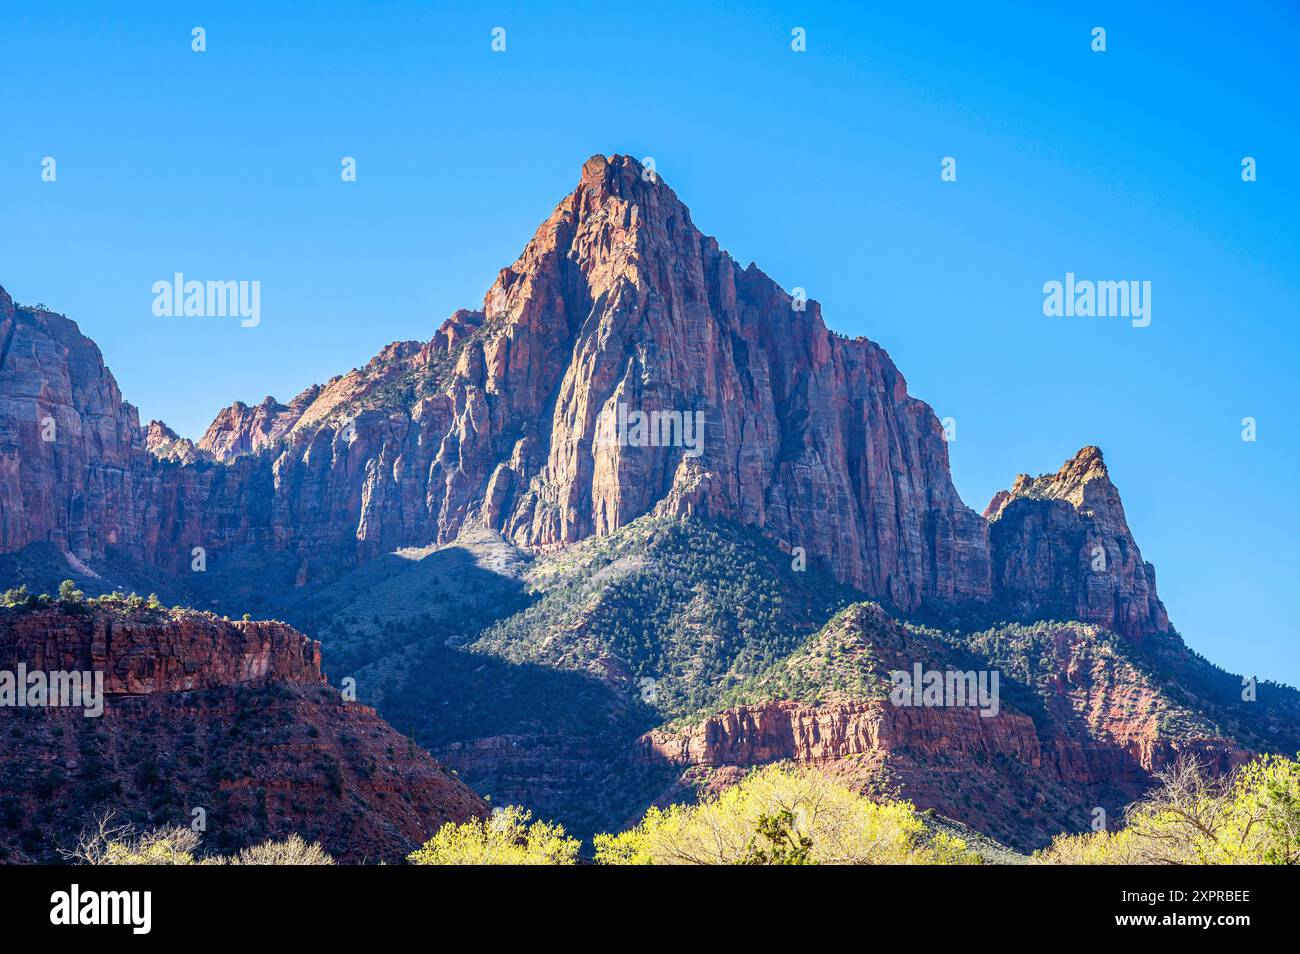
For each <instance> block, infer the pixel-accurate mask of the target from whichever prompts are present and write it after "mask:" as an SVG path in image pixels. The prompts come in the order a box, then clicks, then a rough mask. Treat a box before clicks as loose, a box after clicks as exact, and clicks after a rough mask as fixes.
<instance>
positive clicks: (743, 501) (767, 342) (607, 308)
mask: <svg viewBox="0 0 1300 954" xmlns="http://www.w3.org/2000/svg"><path fill="white" fill-rule="evenodd" d="M799 304H800V303H796V302H793V301H792V299H791V297H790V296H789V295H788V294H787V293H786V292H785V291H784V290H782V289H781V288H780V287H779V286H777V285H776V283H775V282H773V281H772V280H771V279H769V278H768V277H767V276H766V275H764V274H763V273H762V272H761V271H760V270H759V269H758V268H757V267H755V266H754V265H752V264H751V265H749V266H748V267H745V268H742V267H741V266H740V265H739V264H738V263H736V262H734V261H733V260H732V259H731V258H730V256H729V255H728V254H727V253H726V252H725V251H724V250H722V249H721V248H720V247H719V245H718V243H717V242H716V241H715V240H714V239H712V238H709V237H707V236H704V235H702V234H701V233H700V232H699V230H698V229H696V227H695V226H694V224H693V223H692V221H691V217H690V212H689V211H688V210H687V209H686V207H685V206H684V205H683V204H682V203H681V202H680V201H679V200H678V198H677V196H676V195H675V194H674V193H673V191H672V190H671V189H670V188H668V186H667V185H665V184H664V183H663V182H662V181H661V180H660V179H658V177H657V176H656V175H654V174H653V173H651V172H648V171H647V170H645V169H643V168H642V167H641V166H640V165H639V164H638V163H637V162H636V161H635V160H632V159H629V158H627V157H623V156H613V157H609V158H606V157H603V156H594V157H592V159H590V160H589V161H588V162H587V163H586V165H585V166H584V167H583V170H582V175H581V181H580V182H579V184H578V187H577V188H576V189H575V190H574V192H573V193H571V194H570V195H569V196H567V197H566V198H565V199H564V200H563V201H561V202H560V204H559V205H558V206H557V207H556V208H555V210H554V212H552V214H551V215H550V217H549V218H548V219H547V220H546V221H545V222H544V223H542V225H541V227H540V228H539V229H538V230H537V233H536V234H535V235H534V237H533V238H532V240H531V241H530V242H529V243H528V245H527V247H526V248H525V249H524V251H523V254H522V255H521V256H520V257H519V259H518V260H517V261H516V262H515V263H514V264H513V265H511V266H510V267H509V268H506V269H503V270H502V271H501V272H500V274H499V275H498V276H497V279H496V281H495V282H494V283H493V285H492V287H491V289H490V290H489V291H488V293H487V295H486V297H485V300H484V304H483V308H482V310H480V311H460V312H457V313H456V314H455V315H453V316H452V317H451V318H450V319H448V321H447V322H445V323H444V324H443V325H442V327H441V328H440V329H439V330H438V331H437V333H436V334H434V336H433V337H432V339H431V340H430V341H428V342H427V343H420V342H397V343H395V344H392V345H389V346H388V347H386V348H385V349H384V350H383V351H382V352H381V353H380V354H379V355H377V356H376V357H375V358H374V359H373V360H372V361H370V362H369V363H368V364H367V365H366V366H365V367H364V368H360V369H356V370H354V371H351V372H349V373H348V374H346V375H342V376H340V377H337V378H334V379H333V380H331V381H329V382H327V383H326V384H324V385H323V386H318V387H313V388H310V389H308V390H307V391H305V392H303V394H301V395H299V396H298V397H297V398H295V399H294V400H293V401H291V402H290V403H289V404H288V405H284V404H280V403H279V402H277V401H275V400H274V399H273V398H267V399H266V400H265V401H263V402H262V403H261V404H260V405H258V406H256V407H248V406H246V405H243V404H239V403H236V404H234V405H232V406H231V407H230V408H227V409H226V410H225V411H223V412H222V413H221V414H220V415H218V417H217V419H216V420H215V421H214V422H213V424H212V426H211V427H209V429H208V431H207V433H206V434H205V435H204V436H203V438H202V440H201V441H199V443H198V444H197V445H189V443H188V442H181V441H179V439H176V438H175V437H174V435H171V434H170V432H167V431H165V430H164V429H162V427H161V425H160V426H158V427H151V428H150V430H149V431H147V432H142V431H141V428H140V426H139V422H138V418H137V414H136V412H135V409H134V408H132V407H131V406H130V405H128V404H125V403H123V402H122V400H121V396H120V394H119V393H118V390H117V385H116V383H115V382H114V381H113V378H112V375H111V374H109V372H108V371H107V369H106V368H105V367H104V365H103V362H102V360H101V357H100V354H99V351H98V349H97V348H96V347H95V346H94V344H93V343H91V342H90V341H89V340H88V339H86V338H84V337H82V336H81V335H80V333H79V332H78V330H77V327H76V325H75V324H73V323H72V322H70V321H68V320H67V319H66V318H63V317H61V316H58V315H54V314H51V313H50V312H47V311H39V310H33V309H22V308H15V307H14V306H13V304H12V302H10V301H9V299H8V296H4V298H3V299H0V369H2V370H3V374H0V551H5V552H8V551H13V550H17V549H21V548H22V547H23V546H25V545H26V544H29V543H33V542H38V541H49V542H52V543H55V544H56V545H58V546H59V547H61V548H62V549H64V550H65V551H68V552H71V553H73V554H74V555H75V556H76V557H78V558H80V559H82V560H91V559H93V558H95V557H97V556H99V555H102V554H103V553H104V552H105V550H106V548H109V547H117V548H119V549H121V550H122V551H123V552H124V553H125V554H126V555H128V556H129V557H130V558H132V559H134V560H138V561H142V562H144V563H146V564H152V565H156V566H159V567H162V568H164V569H166V570H168V571H170V572H172V573H176V574H183V573H185V572H186V571H187V570H188V569H189V564H190V559H191V550H192V548H193V547H195V546H202V547H204V548H205V549H206V550H207V552H208V554H209V558H210V559H212V560H217V561H218V563H219V559H220V555H221V554H223V553H227V554H242V555H243V556H244V557H250V556H251V558H252V559H253V560H254V561H256V560H257V558H258V555H259V554H262V553H265V552H268V551H274V552H277V553H281V554H287V555H289V556H290V557H291V558H292V560H293V561H294V563H295V565H296V570H295V571H294V573H293V576H294V578H295V580H296V582H298V583H303V582H307V581H310V580H313V579H316V578H319V577H320V576H322V575H329V574H331V573H333V572H337V571H338V570H339V569H340V568H342V567H346V566H348V565H351V564H354V563H357V562H361V561H365V560H368V559H371V558H373V557H375V556H377V555H380V554H382V553H387V552H391V551H392V550H394V549H396V548H399V547H403V546H425V545H428V544H431V543H443V542H447V541H449V540H451V539H454V538H455V537H456V536H457V534H458V533H459V532H460V531H461V529H462V527H464V526H466V525H467V524H468V523H477V524H483V525H485V526H487V527H488V528H490V529H492V530H496V531H499V532H500V533H502V534H503V535H504V536H505V537H506V538H507V539H508V540H509V541H511V542H512V543H514V544H516V545H518V546H521V547H525V548H535V549H543V550H544V549H549V548H553V547H559V546H563V545H566V544H569V543H572V542H574V541H577V540H581V539H583V538H586V537H589V536H591V535H593V534H594V535H601V534H608V533H610V532H612V531H613V530H615V529H617V528H619V527H621V526H623V525H625V524H627V523H628V522H630V521H631V520H632V519H634V518H635V517H637V516H640V515H642V514H645V513H647V512H659V513H663V514H668V515H684V514H698V515H701V516H710V517H723V518H728V519H733V520H737V521H740V522H743V523H747V524H750V525H754V526H757V527H760V528H762V529H763V530H764V532H765V533H767V534H768V535H770V536H771V537H772V538H773V539H775V540H776V541H778V542H779V543H781V544H782V545H784V546H787V547H802V548H803V549H804V550H805V551H806V552H807V554H808V556H809V558H810V559H812V560H813V561H819V562H820V563H822V564H823V565H824V566H825V567H826V568H828V569H829V570H830V571H831V572H833V573H834V574H835V575H836V576H837V577H838V578H839V579H841V580H843V581H846V582H849V583H851V584H853V585H855V586H857V587H858V588H860V589H861V590H862V591H864V592H865V593H867V594H869V595H871V596H873V597H876V598H879V599H882V600H885V601H887V602H888V603H890V604H892V605H893V606H895V607H898V608H900V609H903V610H911V609H915V608H917V607H918V606H920V605H922V604H924V603H927V602H935V603H971V602H975V603H983V602H987V601H990V600H994V601H1005V602H1008V603H1011V604H1013V605H1015V606H1017V607H1020V608H1024V609H1025V610H1026V611H1027V612H1028V614H1029V615H1035V613H1036V612H1037V608H1038V606H1039V605H1040V604H1041V605H1042V606H1044V607H1046V608H1049V609H1050V611H1051V612H1052V613H1056V612H1067V613H1069V614H1074V615H1077V616H1078V618H1082V619H1087V620H1092V621H1098V622H1106V623H1107V624H1108V625H1110V624H1113V625H1114V626H1116V627H1118V628H1120V629H1121V630H1122V631H1123V632H1126V633H1129V634H1135V635H1136V634H1140V633H1143V632H1148V631H1160V630H1163V629H1166V628H1167V627H1168V622H1167V620H1166V619H1165V617H1164V613H1163V609H1162V608H1161V607H1160V604H1159V601H1158V600H1157V599H1156V597H1155V591H1154V575H1153V573H1152V572H1151V570H1150V567H1149V566H1147V565H1146V564H1143V563H1142V562H1141V558H1140V555H1139V554H1138V552H1137V548H1136V545H1135V544H1133V542H1132V537H1131V535H1130V534H1129V533H1128V528H1127V526H1126V525H1125V524H1124V520H1123V509H1122V507H1121V506H1120V505H1119V500H1118V494H1116V493H1115V492H1114V488H1113V486H1112V485H1110V483H1109V480H1108V479H1107V480H1104V481H1103V480H1100V479H1098V478H1097V476H1096V474H1095V473H1094V471H1095V468H1094V469H1092V470H1090V469H1089V468H1088V466H1086V465H1080V466H1081V467H1082V470H1080V472H1079V473H1077V474H1074V473H1073V472H1071V473H1070V474H1066V473H1065V471H1063V472H1062V474H1061V475H1057V478H1053V481H1055V482H1052V481H1048V482H1047V483H1041V479H1040V482H1030V483H1027V484H1024V485H1022V484H1019V483H1018V484H1017V490H1016V491H1013V492H1011V493H1010V494H1007V495H1006V499H999V500H998V502H997V506H996V507H994V508H992V509H991V512H990V514H989V517H990V520H984V519H981V518H980V516H979V515H978V514H976V513H974V512H973V511H971V510H970V509H968V508H967V507H966V506H965V505H964V504H963V503H962V502H961V500H960V499H959V498H958V496H957V494H956V491H955V490H954V488H953V485H952V481H951V479H950V475H949V468H948V455H947V446H946V444H945V442H944V439H943V436H942V430H941V428H940V425H939V422H938V420H937V419H936V418H935V415H934V414H933V412H932V411H931V409H930V408H929V407H928V406H927V405H926V404H924V403H923V402H921V401H919V400H917V399H916V398H914V397H912V396H910V395H909V394H908V392H907V385H906V382H905V381H904V379H903V377H902V375H901V374H900V373H899V371H898V369H897V368H896V367H895V366H894V364H893V362H892V361H891V360H890V359H889V356H888V355H887V354H886V353H885V352H884V351H883V350H882V349H881V348H880V347H879V346H877V345H875V344H874V343H872V342H870V341H868V340H866V339H862V338H859V339H855V340H849V339H847V338H844V337H842V336H840V335H837V334H834V333H833V332H831V331H829V330H828V329H827V327H826V325H825V324H824V323H823V321H822V317H821V309H820V306H819V305H818V304H817V303H816V302H815V301H808V302H807V303H806V304H805V305H804V306H803V307H796V306H797V305H799ZM620 406H622V407H624V408H625V409H626V410H627V412H629V413H635V412H647V413H650V412H669V413H672V414H677V415H694V414H697V413H698V414H699V415H700V416H701V419H702V421H703V442H702V445H701V446H699V447H698V448H695V449H692V448H688V447H683V446H680V444H681V441H680V440H677V441H676V443H675V444H674V440H673V438H681V437H683V436H684V435H683V434H682V433H681V432H680V431H677V432H672V433H668V434H666V435H665V434H661V436H667V437H668V438H669V441H668V446H663V445H662V444H661V443H660V441H658V440H655V441H652V442H650V444H649V445H647V446H631V444H629V443H628V442H619V441H618V440H604V441H602V440H598V439H597V437H598V433H597V432H598V422H599V421H601V420H611V419H614V420H616V419H617V418H618V413H619V412H618V409H619V408H620ZM47 419H53V420H54V421H55V422H56V424H57V437H56V439H55V440H53V441H44V440H42V433H41V422H42V421H45V420H47ZM696 450H698V453H696V452H695V451H696ZM1067 469H1068V468H1067ZM1102 475H1103V476H1104V467H1103V468H1102ZM1076 497H1077V498H1078V500H1075V498H1076ZM990 521H991V523H990ZM991 526H992V528H993V531H994V532H995V533H996V541H995V542H993V543H991V541H990V527H991ZM1093 544H1097V545H1101V546H1102V547H1103V548H1104V549H1106V550H1107V556H1108V558H1109V559H1110V560H1111V561H1112V563H1111V564H1110V567H1111V568H1110V569H1109V570H1108V571H1107V574H1102V575H1098V574H1096V573H1094V571H1092V570H1091V569H1090V564H1089V562H1088V560H1086V559H1084V557H1085V556H1087V555H1088V553H1089V550H1090V547H1091V545H1093ZM995 551H996V552H995ZM1045 611H1046V610H1045Z"/></svg>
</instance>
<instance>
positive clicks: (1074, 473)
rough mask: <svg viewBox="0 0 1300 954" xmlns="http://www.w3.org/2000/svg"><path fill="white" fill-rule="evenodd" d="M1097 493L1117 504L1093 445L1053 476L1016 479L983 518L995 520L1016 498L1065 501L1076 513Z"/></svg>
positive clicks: (995, 497) (1081, 451)
mask: <svg viewBox="0 0 1300 954" xmlns="http://www.w3.org/2000/svg"><path fill="white" fill-rule="evenodd" d="M1099 491H1103V492H1105V493H1106V495H1107V496H1113V497H1115V499H1116V502H1118V492H1117V491H1116V490H1115V485H1114V484H1113V483H1112V482H1111V479H1110V471H1109V470H1107V469H1106V460H1105V458H1104V457H1103V456H1102V453H1101V448H1100V447H1097V446H1096V445H1094V444H1089V445H1088V446H1086V447H1082V448H1080V449H1079V451H1078V453H1076V454H1075V455H1074V456H1073V457H1071V458H1070V459H1069V460H1067V461H1066V462H1065V463H1064V464H1062V465H1061V467H1060V469H1059V470H1057V471H1056V473H1053V474H1040V475H1039V476H1037V477H1031V476H1029V474H1018V475H1016V479H1015V482H1014V483H1013V484H1012V485H1011V489H1010V490H1009V491H1007V490H999V491H998V492H997V493H996V494H995V495H994V496H993V499H992V500H991V501H989V505H988V506H987V507H986V508H985V509H984V517H985V518H986V519H988V520H995V519H997V518H998V517H999V516H1001V514H1002V511H1003V510H1004V509H1005V508H1006V506H1007V504H1009V503H1010V502H1011V501H1012V500H1014V499H1016V498H1022V497H1027V498H1032V499H1037V500H1064V501H1066V502H1067V503H1069V504H1070V505H1072V506H1073V507H1074V508H1075V509H1076V510H1081V509H1084V508H1088V507H1090V505H1091V504H1090V502H1091V501H1092V500H1094V499H1095V498H1096V495H1097V493H1098V492H1099Z"/></svg>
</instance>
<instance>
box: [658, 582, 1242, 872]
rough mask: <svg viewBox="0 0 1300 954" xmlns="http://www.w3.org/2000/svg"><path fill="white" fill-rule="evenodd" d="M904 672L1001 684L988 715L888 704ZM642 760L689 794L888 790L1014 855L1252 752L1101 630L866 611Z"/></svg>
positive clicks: (677, 727) (666, 738)
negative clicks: (830, 780)
mask: <svg viewBox="0 0 1300 954" xmlns="http://www.w3.org/2000/svg"><path fill="white" fill-rule="evenodd" d="M915 663H920V664H921V665H922V666H923V668H924V669H926V670H927V671H929V670H939V671H959V672H977V673H978V672H986V673H991V672H992V671H994V670H996V671H997V672H998V675H999V700H998V702H999V705H998V710H997V712H996V714H991V715H990V716H988V717H985V716H983V715H981V714H980V713H979V711H978V707H976V706H973V705H968V706H965V707H961V706H937V707H933V708H931V707H919V708H918V707H900V706H898V705H895V704H894V703H893V702H892V701H891V700H890V699H889V698H888V690H889V683H888V674H889V672H890V671H892V670H895V669H902V670H905V671H910V670H911V669H912V666H913V665H914V664H915ZM1178 694H1179V695H1180V696H1181V695H1182V693H1181V692H1180V693H1178ZM641 747H642V752H643V754H644V756H645V757H646V758H648V759H650V760H652V761H656V762H660V763H665V762H666V763H670V764H675V765H678V766H681V767H683V768H685V769H690V768H691V767H694V772H693V774H692V775H691V776H690V777H689V779H688V782H689V785H690V786H693V787H699V786H700V785H701V784H703V785H704V786H705V787H706V788H711V787H716V786H717V785H718V784H725V783H726V782H727V781H728V780H733V779H734V778H735V770H736V769H738V768H743V767H744V766H748V765H754V764H762V763H764V762H770V761H779V760H785V759H793V760H796V761H801V762H808V763H812V764H816V765H818V766H819V767H821V768H822V769H823V770H824V771H827V772H830V773H832V774H836V775H842V776H844V777H847V778H850V779H852V780H853V781H854V783H855V784H856V785H857V786H858V787H860V788H863V789H871V788H875V787H879V786H880V785H881V784H882V779H883V780H885V781H886V782H887V783H888V784H890V785H896V786H897V790H898V792H899V793H900V794H902V795H903V796H904V797H907V798H910V799H912V800H914V801H915V802H916V803H917V804H918V805H919V806H921V807H923V808H933V809H936V810H937V811H939V812H940V813H942V814H943V815H946V816H949V817H951V818H954V819H957V820H959V821H961V822H963V823H965V824H967V825H969V826H971V827H973V828H976V829H978V830H980V831H983V832H985V833H987V834H991V835H993V836H994V837H996V838H998V839H999V840H1001V841H1004V842H1006V843H1007V844H1010V845H1014V846H1016V847H1018V848H1022V849H1026V848H1033V847H1041V846H1042V845H1044V844H1046V842H1047V841H1048V840H1050V838H1051V837H1052V835H1053V834H1054V833H1055V832H1059V831H1079V830H1084V829H1086V828H1087V827H1088V826H1089V825H1090V824H1091V822H1092V819H1093V811H1094V809H1095V808H1098V807H1101V808H1104V809H1105V810H1106V812H1107V814H1108V815H1109V816H1110V817H1111V818H1114V819H1118V818H1119V817H1120V816H1121V814H1122V809H1123V807H1124V806H1125V805H1126V804H1127V803H1128V802H1129V801H1132V800H1133V799H1134V798H1136V797H1138V796H1140V794H1141V793H1142V792H1143V791H1144V790H1145V787H1146V786H1147V785H1148V784H1149V783H1150V780H1151V774H1152V772H1154V771H1156V770H1159V769H1161V768H1163V767H1165V766H1167V765H1169V764H1171V763H1172V762H1173V761H1174V760H1175V759H1176V758H1177V757H1178V756H1179V755H1180V754H1183V753H1190V754H1194V755H1195V756H1197V757H1198V758H1200V759H1202V760H1203V761H1204V762H1205V763H1206V764H1207V765H1210V766H1213V767H1214V768H1215V769H1218V770H1225V769H1227V768H1230V767H1232V766H1234V765H1237V764H1240V763H1241V762H1243V761H1245V760H1246V759H1247V758H1248V756H1249V751H1250V749H1251V746H1250V744H1249V740H1242V739H1238V738H1236V737H1234V736H1232V735H1231V734H1230V733H1227V732H1225V731H1224V730H1223V729H1222V727H1220V726H1219V725H1218V724H1216V722H1215V721H1214V720H1213V719H1212V718H1210V717H1208V716H1207V715H1206V714H1205V713H1204V712H1203V711H1201V710H1200V709H1198V708H1196V707H1194V706H1189V705H1187V704H1186V703H1185V700H1183V699H1182V698H1173V697H1172V696H1171V695H1168V694H1166V693H1165V692H1164V691H1163V687H1162V685H1161V684H1160V683H1159V682H1158V681H1157V680H1156V679H1155V677H1154V674H1153V672H1152V671H1151V669H1150V667H1149V665H1148V664H1147V663H1146V662H1145V661H1144V659H1143V657H1142V654H1141V652H1140V651H1139V650H1138V648H1137V647H1135V646H1133V645H1132V644H1131V643H1129V642H1128V641H1126V640H1124V639H1123V638H1121V637H1118V636H1116V635H1115V634H1112V633H1108V632H1106V631H1104V630H1102V629H1100V628H1099V627H1097V626H1093V625H1090V624H1080V623H1041V624H1036V625H1034V626H1023V625H1019V624H1008V625H1005V626H1002V627H997V628H993V629H990V630H987V631H984V632H981V633H979V634H975V635H963V634H959V633H944V632H940V631H937V630H931V629H927V628H925V627H920V626H915V625H904V624H902V623H900V622H898V621H896V620H895V619H893V618H892V617H890V616H889V615H888V614H887V613H886V612H884V611H883V610H882V609H881V608H880V607H879V606H875V605H872V604H856V605H853V606H850V607H848V608H846V609H845V610H843V611H841V612H840V613H838V614H837V615H836V616H835V617H834V618H832V619H831V621H830V622H829V623H828V624H827V625H826V627H824V628H823V629H822V630H821V631H819V632H818V633H816V634H814V635H812V636H810V637H809V638H808V639H807V641H806V642H805V643H804V644H803V645H801V646H800V647H799V648H798V649H796V650H795V651H794V652H792V653H790V654H789V655H788V656H787V657H785V658H784V659H782V660H780V661H779V662H778V663H776V664H775V665H773V666H772V667H771V668H770V669H768V670H766V671H764V672H763V673H761V674H759V675H757V676H755V677H753V678H751V679H749V680H747V681H746V682H744V683H742V684H741V685H740V686H738V687H736V688H735V689H734V690H733V691H731V692H730V693H729V694H727V696H726V697H725V698H724V700H723V705H722V706H720V707H718V708H717V709H715V710H714V711H712V712H704V713H695V714H693V715H691V716H689V717H687V718H681V719H677V720H675V721H673V722H671V723H669V724H667V725H665V726H662V727H660V728H659V729H656V730H654V731H652V732H649V733H647V734H646V736H644V737H643V738H642V740H641ZM700 768H703V769H704V770H705V773H704V774H703V775H701V774H700V773H699V769H700Z"/></svg>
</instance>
